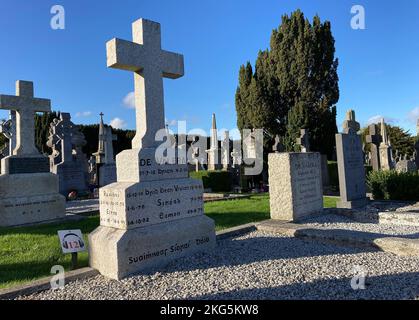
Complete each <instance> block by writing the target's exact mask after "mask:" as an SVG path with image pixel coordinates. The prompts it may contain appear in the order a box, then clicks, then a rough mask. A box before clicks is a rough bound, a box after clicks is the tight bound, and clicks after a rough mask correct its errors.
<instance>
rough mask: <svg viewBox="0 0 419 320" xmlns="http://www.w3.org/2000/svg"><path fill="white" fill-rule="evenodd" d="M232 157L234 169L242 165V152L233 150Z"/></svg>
mask: <svg viewBox="0 0 419 320" xmlns="http://www.w3.org/2000/svg"><path fill="white" fill-rule="evenodd" d="M231 157H232V158H233V168H235V167H236V166H240V165H241V164H242V153H241V151H240V150H237V149H236V148H233V151H232V152H231Z"/></svg>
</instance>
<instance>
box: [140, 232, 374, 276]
mask: <svg viewBox="0 0 419 320" xmlns="http://www.w3.org/2000/svg"><path fill="white" fill-rule="evenodd" d="M315 245H316V248H315V251H313V248H312V247H313V246H312V245H309V244H307V242H305V241H303V240H300V239H297V238H294V237H257V238H250V239H234V238H230V239H224V240H221V241H218V242H217V247H216V249H215V250H213V251H212V252H203V253H196V254H195V255H193V256H191V257H184V258H181V259H178V260H176V261H173V262H171V263H170V264H169V265H168V266H167V267H166V268H164V270H159V272H160V273H165V274H167V273H172V272H182V271H192V270H199V269H210V268H219V267H224V266H239V265H245V264H251V263H256V262H261V261H271V260H280V259H298V258H304V257H322V256H329V255H342V254H347V255H350V254H357V253H362V252H377V250H376V249H373V248H354V247H343V246H336V245H331V244H323V243H317V242H316V243H315ZM156 271H157V269H154V270H150V271H149V272H147V273H141V274H153V273H155V272H156Z"/></svg>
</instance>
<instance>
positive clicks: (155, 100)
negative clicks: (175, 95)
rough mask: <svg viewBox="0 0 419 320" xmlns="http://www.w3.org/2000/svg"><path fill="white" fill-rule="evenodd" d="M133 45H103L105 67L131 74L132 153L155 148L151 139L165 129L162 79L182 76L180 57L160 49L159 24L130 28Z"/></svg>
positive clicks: (139, 22) (142, 21)
mask: <svg viewBox="0 0 419 320" xmlns="http://www.w3.org/2000/svg"><path fill="white" fill-rule="evenodd" d="M132 33H133V42H130V41H126V40H121V39H117V38H115V39H112V40H110V41H108V42H107V44H106V48H107V65H108V67H110V68H116V69H122V70H128V71H133V72H134V82H135V109H136V129H137V133H136V135H135V137H134V139H133V140H132V148H133V149H141V148H149V147H156V146H157V143H158V142H156V141H155V135H156V133H157V131H159V130H161V129H164V128H165V122H164V120H165V118H164V98H163V79H162V78H163V77H164V78H171V79H177V78H180V77H182V76H183V74H184V66H183V55H181V54H177V53H173V52H168V51H164V50H162V49H161V31H160V24H159V23H157V22H153V21H149V20H145V19H139V20H137V21H135V22H134V23H133V24H132Z"/></svg>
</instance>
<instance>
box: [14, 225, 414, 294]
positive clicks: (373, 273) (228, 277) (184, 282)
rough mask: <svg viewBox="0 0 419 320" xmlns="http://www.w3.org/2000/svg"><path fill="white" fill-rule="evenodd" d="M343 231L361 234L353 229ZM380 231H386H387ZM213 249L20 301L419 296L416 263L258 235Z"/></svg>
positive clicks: (370, 252)
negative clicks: (356, 281)
mask: <svg viewBox="0 0 419 320" xmlns="http://www.w3.org/2000/svg"><path fill="white" fill-rule="evenodd" d="M333 223H335V224H336V223H337V224H340V223H341V222H336V221H334V222H333ZM345 223H346V222H345ZM330 226H332V224H330ZM348 226H349V227H351V228H352V227H353V228H361V227H362V226H359V225H357V224H356V225H353V224H349V225H348ZM341 227H342V226H341ZM380 230H381V231H383V232H392V231H391V230H390V229H385V230H384V229H380ZM406 232H407V231H406ZM408 232H411V231H408ZM217 246H218V247H217V249H216V250H215V251H214V252H212V253H201V254H197V255H194V256H192V257H188V258H183V259H179V260H178V261H175V262H173V263H171V264H170V265H168V266H167V267H166V268H165V269H164V270H163V271H162V272H157V273H152V274H148V275H138V276H135V277H132V278H130V279H127V280H123V281H120V282H118V281H113V280H109V279H106V278H104V277H102V276H96V277H93V278H89V279H86V280H82V281H78V282H74V283H71V284H69V285H67V286H66V287H65V288H64V289H62V290H58V291H47V292H43V293H40V294H36V295H32V296H28V297H22V299H23V298H25V299H65V300H68V299H101V300H102V299H123V300H128V299H141V300H146V299H216V300H217V299H415V298H417V297H419V258H405V257H403V258H402V257H397V256H395V255H392V254H390V253H384V252H379V251H369V250H365V249H357V248H346V247H340V246H334V245H329V244H327V245H326V244H320V243H317V242H305V241H302V240H300V239H296V238H289V237H285V236H280V235H272V234H268V233H262V232H260V231H257V232H253V233H251V234H247V235H244V236H242V237H238V238H235V239H225V240H222V241H219V242H218V245H217ZM355 266H361V267H362V268H363V269H364V270H366V271H367V273H368V274H367V278H366V289H365V290H353V289H352V288H351V285H350V281H351V278H352V277H353V270H354V267H355Z"/></svg>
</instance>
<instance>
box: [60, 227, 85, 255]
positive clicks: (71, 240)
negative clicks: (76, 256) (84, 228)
mask: <svg viewBox="0 0 419 320" xmlns="http://www.w3.org/2000/svg"><path fill="white" fill-rule="evenodd" d="M58 237H59V238H60V243H61V249H62V250H63V253H75V252H80V251H85V250H86V246H85V244H84V240H83V235H82V233H81V230H60V231H58Z"/></svg>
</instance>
